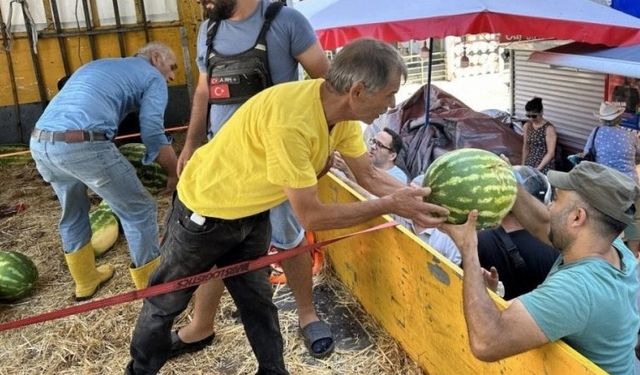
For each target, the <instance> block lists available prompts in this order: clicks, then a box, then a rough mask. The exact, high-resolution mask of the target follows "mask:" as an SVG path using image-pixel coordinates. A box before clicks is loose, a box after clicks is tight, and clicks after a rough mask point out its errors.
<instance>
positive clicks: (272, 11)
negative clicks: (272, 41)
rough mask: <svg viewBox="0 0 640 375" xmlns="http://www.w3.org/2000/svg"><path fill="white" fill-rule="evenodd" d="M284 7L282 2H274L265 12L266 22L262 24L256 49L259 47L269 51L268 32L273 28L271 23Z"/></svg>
mask: <svg viewBox="0 0 640 375" xmlns="http://www.w3.org/2000/svg"><path fill="white" fill-rule="evenodd" d="M283 6H284V4H283V3H281V2H280V1H276V2H273V3H271V4H269V6H268V7H267V11H266V12H264V22H263V23H262V29H260V34H258V39H257V40H256V47H258V45H261V47H262V46H263V48H264V49H265V50H266V49H267V31H269V28H270V27H271V21H273V19H274V18H276V16H277V15H278V13H280V10H281V9H282V7H283Z"/></svg>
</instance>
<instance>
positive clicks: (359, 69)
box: [327, 38, 407, 94]
mask: <svg viewBox="0 0 640 375" xmlns="http://www.w3.org/2000/svg"><path fill="white" fill-rule="evenodd" d="M397 73H400V74H401V75H402V78H403V79H404V80H406V79H407V66H406V65H405V63H404V61H403V60H402V56H400V54H399V53H398V51H396V50H395V49H394V48H393V47H392V46H391V45H389V44H388V43H385V42H381V41H379V40H375V39H369V38H364V39H358V40H356V41H355V42H352V43H349V44H347V45H346V46H345V47H344V48H343V49H342V50H341V51H340V52H338V54H337V55H336V57H335V58H334V59H333V62H332V63H331V67H330V68H329V72H328V73H327V82H328V83H329V84H330V85H331V87H333V88H334V89H335V90H336V91H338V93H340V94H345V93H347V92H349V89H351V87H352V86H353V84H355V83H357V82H362V84H363V85H364V86H365V87H366V88H367V91H368V92H370V93H375V92H378V91H379V90H382V89H383V88H384V87H385V86H386V85H387V84H388V83H389V80H390V79H391V77H392V75H393V74H397Z"/></svg>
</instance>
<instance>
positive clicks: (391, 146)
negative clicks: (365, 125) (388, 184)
mask: <svg viewBox="0 0 640 375" xmlns="http://www.w3.org/2000/svg"><path fill="white" fill-rule="evenodd" d="M369 146H370V147H369V157H370V158H371V161H372V162H373V165H375V166H376V167H378V168H380V169H383V170H385V171H387V173H389V174H390V175H391V176H393V177H394V178H395V179H397V180H398V181H400V182H402V183H403V184H406V183H407V174H406V173H404V171H403V170H402V169H400V167H398V166H397V165H396V159H397V158H398V154H399V153H400V151H402V147H403V145H402V138H401V137H400V135H399V134H398V133H396V132H394V131H393V130H391V129H389V128H384V129H383V130H382V131H379V132H378V133H377V134H376V135H375V136H374V137H372V138H371V139H370V140H369Z"/></svg>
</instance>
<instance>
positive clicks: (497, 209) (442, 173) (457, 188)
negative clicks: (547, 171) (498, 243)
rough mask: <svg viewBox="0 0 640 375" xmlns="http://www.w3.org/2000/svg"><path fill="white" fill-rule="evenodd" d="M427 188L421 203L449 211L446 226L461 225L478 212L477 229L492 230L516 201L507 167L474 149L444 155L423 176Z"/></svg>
mask: <svg viewBox="0 0 640 375" xmlns="http://www.w3.org/2000/svg"><path fill="white" fill-rule="evenodd" d="M423 184H424V186H428V187H430V188H431V195H429V196H428V197H427V198H426V199H425V200H426V201H428V202H431V203H435V204H437V205H440V206H442V207H445V208H447V209H448V210H449V217H448V218H447V222H448V223H452V224H462V223H464V222H466V221H467V216H468V215H469V212H470V211H471V210H473V209H477V210H478V221H477V225H476V227H477V228H478V229H484V228H490V227H495V226H497V225H498V224H500V221H501V220H502V219H503V218H504V217H505V216H506V215H507V214H508V213H509V211H510V210H511V208H512V207H513V204H514V203H515V201H516V193H517V183H516V179H515V176H514V175H513V171H512V170H511V166H510V165H509V164H507V163H506V162H505V161H504V160H502V159H501V158H500V157H499V156H497V155H495V154H494V153H491V152H489V151H485V150H480V149H476V148H463V149H458V150H455V151H451V152H447V153H446V154H444V155H442V156H440V157H439V158H437V159H436V160H435V161H434V162H433V163H431V165H430V166H429V168H427V171H426V173H425V178H424V182H423Z"/></svg>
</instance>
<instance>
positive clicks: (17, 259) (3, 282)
mask: <svg viewBox="0 0 640 375" xmlns="http://www.w3.org/2000/svg"><path fill="white" fill-rule="evenodd" d="M36 280H38V269H37V268H36V265H35V264H33V262H32V261H31V259H29V257H27V256H26V255H24V254H21V253H19V252H17V251H0V301H3V302H11V301H15V300H17V299H20V298H22V297H24V296H26V295H27V294H29V292H30V291H31V290H32V289H33V286H34V285H35V283H36Z"/></svg>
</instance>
